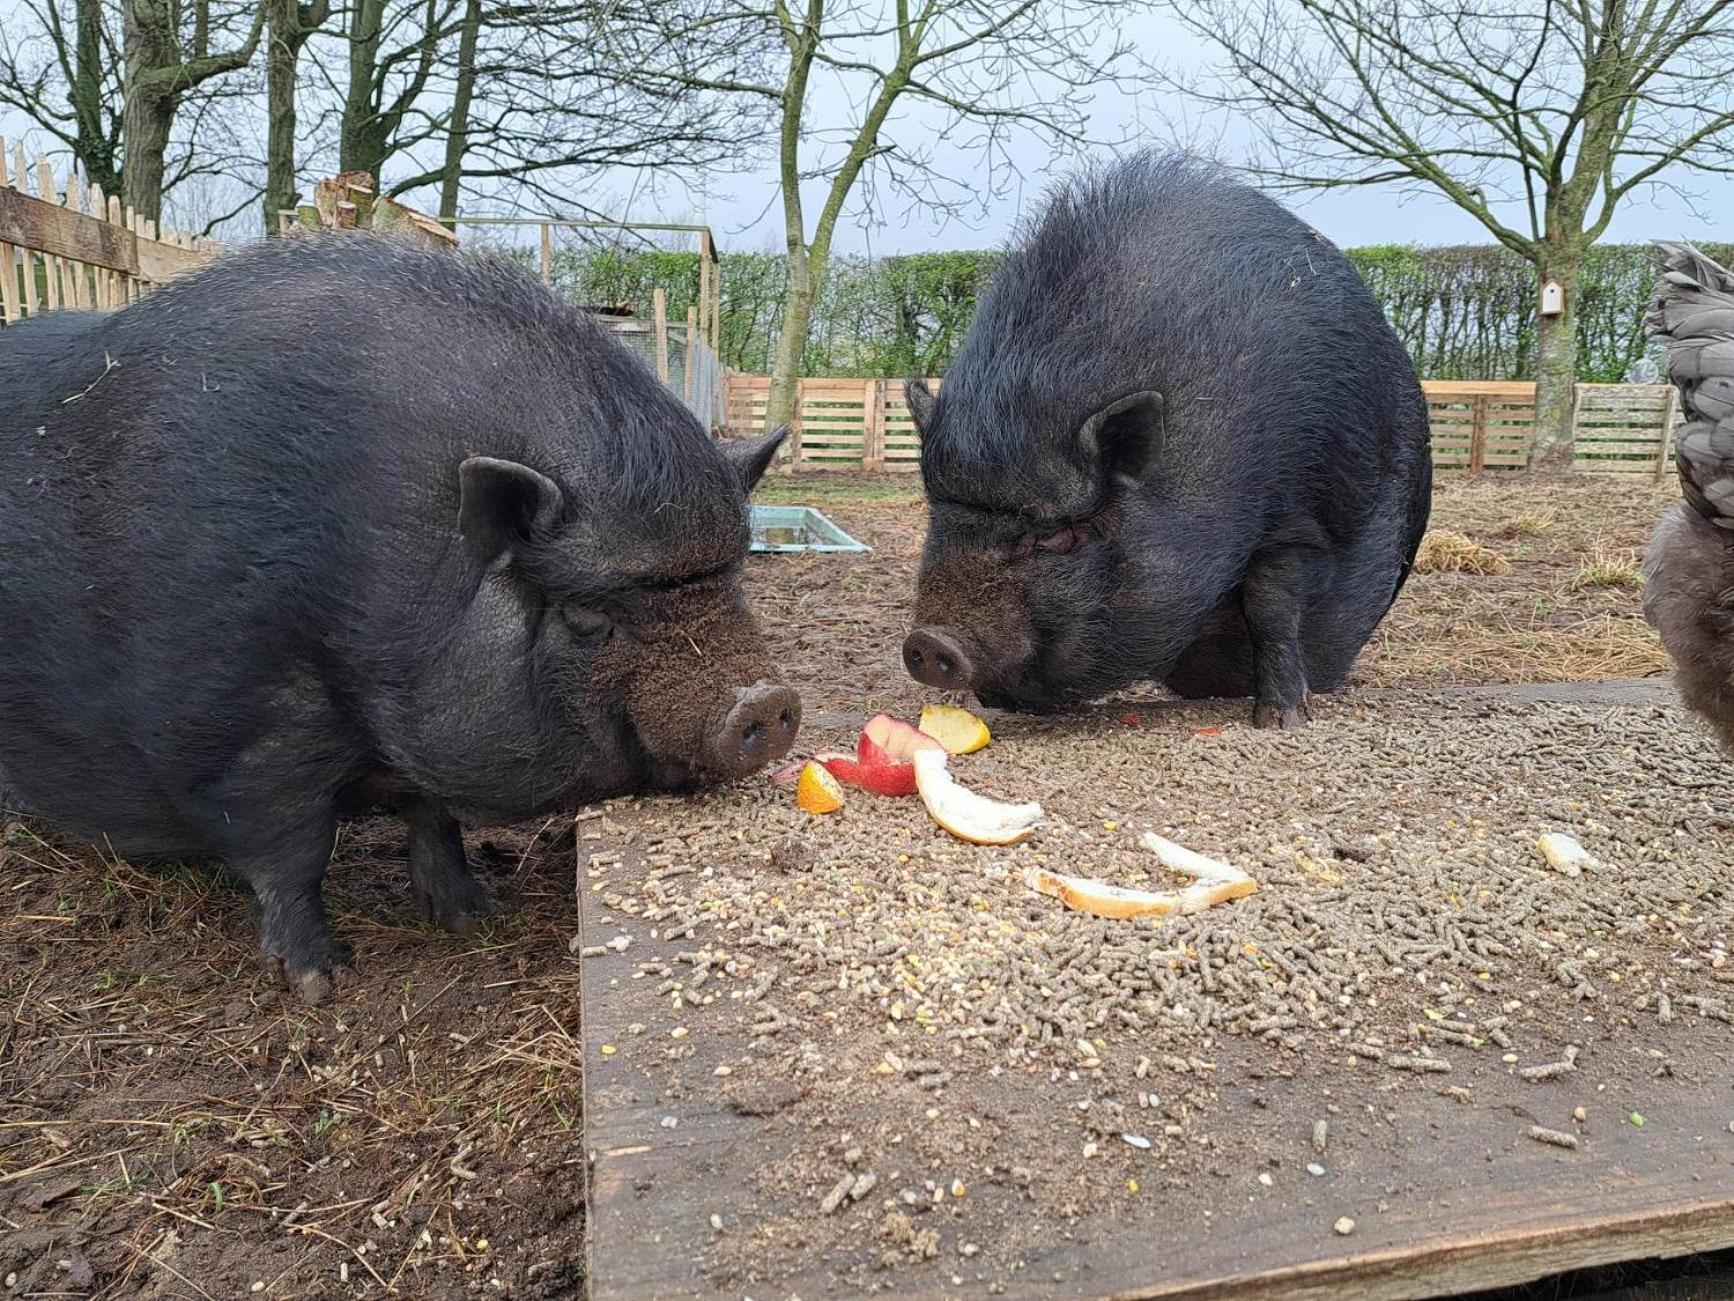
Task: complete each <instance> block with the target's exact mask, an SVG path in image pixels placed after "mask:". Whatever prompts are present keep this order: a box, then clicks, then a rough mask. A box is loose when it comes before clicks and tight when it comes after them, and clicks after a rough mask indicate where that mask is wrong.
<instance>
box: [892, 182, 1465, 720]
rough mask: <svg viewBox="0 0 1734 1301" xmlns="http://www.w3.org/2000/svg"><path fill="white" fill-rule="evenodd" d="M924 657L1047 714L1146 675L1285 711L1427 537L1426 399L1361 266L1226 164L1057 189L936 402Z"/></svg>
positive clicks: (924, 432) (951, 682)
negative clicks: (1225, 169) (1359, 272)
mask: <svg viewBox="0 0 1734 1301" xmlns="http://www.w3.org/2000/svg"><path fill="white" fill-rule="evenodd" d="M908 393H909V401H910V406H911V408H912V409H913V412H914V415H915V418H916V422H917V425H918V426H919V428H920V431H921V472H922V478H923V480H924V482H925V484H926V488H927V496H928V501H929V511H930V517H929V531H928V538H927V546H926V551H925V553H924V554H923V557H922V562H921V573H920V581H919V586H918V591H917V596H916V608H915V621H916V627H915V630H914V631H913V632H912V633H911V634H910V635H909V638H908V640H907V641H906V642H905V644H904V651H903V654H904V661H905V663H906V665H907V666H908V669H909V671H910V673H911V674H913V675H914V676H915V677H916V678H917V679H919V680H920V681H922V682H924V683H927V684H929V685H932V686H937V687H944V688H948V689H962V688H969V689H972V690H973V691H974V692H975V693H976V695H977V696H978V697H979V698H980V699H981V700H982V702H983V703H984V704H987V705H990V706H999V707H1005V708H1013V709H1028V710H1043V709H1053V708H1058V707H1062V706H1065V705H1068V704H1073V703H1077V702H1080V701H1084V700H1087V699H1089V698H1091V697H1095V696H1100V695H1102V694H1105V693H1107V692H1109V691H1112V690H1115V689H1117V688H1119V687H1122V686H1125V685H1127V684H1129V683H1132V682H1135V681H1141V680H1146V679H1156V680H1160V681H1163V682H1165V683H1166V684H1167V685H1168V686H1169V687H1170V688H1172V689H1174V690H1175V691H1178V692H1180V693H1181V694H1183V695H1186V696H1193V697H1197V696H1228V695H1252V696H1253V697H1254V698H1255V702H1256V703H1255V706H1254V710H1253V720H1254V722H1255V723H1257V724H1258V725H1260V726H1284V727H1288V726H1296V725H1298V724H1299V723H1301V722H1302V721H1303V719H1304V718H1305V717H1306V708H1307V705H1306V701H1307V693H1308V692H1309V691H1329V690H1331V689H1333V688H1335V687H1337V686H1338V685H1340V684H1341V683H1342V681H1343V679H1344V677H1345V676H1346V675H1347V673H1348V671H1349V668H1350V666H1351V665H1352V664H1353V663H1354V660H1355V656H1356V654H1357V652H1359V650H1360V649H1361V647H1362V646H1363V645H1364V644H1365V643H1366V641H1367V639H1368V637H1370V636H1371V635H1372V632H1373V629H1374V628H1375V627H1376V626H1377V624H1378V622H1379V620H1380V619H1381V618H1383V617H1384V614H1385V612H1386V610H1387V609H1389V607H1390V605H1391V602H1392V601H1393V600H1394V599H1395V598H1396V595H1397V592H1398V590H1399V589H1400V588H1401V587H1402V585H1403V581H1404V579H1405V578H1406V577H1407V575H1408V571H1409V567H1410V564H1411V563H1412V561H1413V559H1414V556H1415V550H1416V548H1417V547H1418V546H1419V544H1420V541H1421V535H1422V533H1423V532H1424V531H1425V529H1426V525H1427V513H1428V506H1429V496H1430V491H1431V482H1432V469H1431V463H1430V459H1429V446H1428V443H1429V437H1428V430H1427V408H1426V403H1425V400H1424V398H1423V397H1422V394H1421V389H1420V385H1419V384H1418V383H1417V381H1416V379H1415V371H1414V368H1413V366H1412V365H1411V364H1410V361H1409V358H1408V356H1407V354H1406V353H1405V352H1404V350H1403V347H1402V345H1401V344H1400V343H1399V342H1398V340H1397V338H1396V336H1395V335H1394V334H1393V333H1392V331H1391V329H1390V327H1389V326H1388V325H1387V324H1386V323H1385V321H1384V319H1383V317H1382V316H1381V315H1380V312H1379V308H1378V306H1377V304H1376V303H1375V302H1374V300H1373V297H1372V295H1371V294H1370V293H1368V291H1367V289H1366V287H1365V286H1364V285H1363V284H1362V283H1361V281H1360V279H1359V278H1358V277H1357V276H1356V274H1355V271H1354V269H1353V268H1352V267H1351V266H1350V265H1349V263H1348V261H1347V260H1346V259H1345V258H1344V257H1343V256H1342V254H1341V253H1339V252H1338V251H1337V250H1336V248H1334V247H1333V246H1332V245H1331V244H1330V243H1328V242H1327V241H1326V240H1325V239H1324V238H1323V237H1321V236H1320V235H1319V234H1318V233H1317V232H1316V231H1313V230H1310V229H1308V228H1307V227H1306V226H1305V225H1304V224H1302V223H1301V222H1300V221H1299V220H1298V219H1297V218H1295V217H1294V216H1293V215H1292V214H1290V213H1288V212H1287V211H1285V210H1284V209H1283V208H1281V207H1280V206H1279V205H1277V204H1276V203H1274V202H1272V201H1271V200H1270V199H1268V198H1266V197H1264V196H1263V195H1261V194H1259V193H1258V192H1256V191H1255V190H1252V189H1249V188H1247V187H1246V186H1244V185H1241V184H1238V183H1236V182H1235V181H1232V180H1230V179H1228V178H1227V177H1226V176H1224V175H1223V174H1222V173H1220V172H1219V171H1217V170H1215V169H1214V168H1211V167H1208V166H1205V165H1203V164H1199V163H1196V162H1193V161H1190V160H1186V159H1180V158H1171V157H1161V156H1152V155H1149V154H1144V155H1138V156H1135V157H1133V158H1131V159H1129V160H1126V161H1123V162H1121V163H1118V164H1116V165H1114V166H1113V167H1111V168H1109V169H1107V170H1105V171H1102V172H1099V173H1096V174H1093V175H1090V176H1087V177H1085V178H1083V179H1081V180H1078V181H1074V182H1073V183H1071V184H1070V185H1068V186H1065V187H1062V188H1061V189H1060V190H1059V191H1058V192H1057V193H1056V194H1055V195H1054V196H1053V198H1052V201H1051V203H1050V205H1049V207H1048V209H1047V212H1046V214H1045V215H1044V216H1043V217H1042V219H1041V220H1040V222H1039V223H1038V224H1037V225H1036V226H1035V228H1034V230H1033V232H1032V233H1031V234H1030V236H1029V238H1028V240H1027V242H1026V243H1025V244H1024V246H1023V247H1022V249H1021V250H1019V251H1018V252H1017V253H1015V254H1014V255H1013V256H1012V257H1011V258H1010V259H1009V261H1008V262H1007V264H1006V266H1005V267H1004V269H1003V270H1002V271H1001V272H1000V274H999V276H998V277H997V279H996V280H995V282H994V284H993V285H992V286H991V287H990V289H989V290H988V292H987V293H986V295H984V297H983V299H982V303H981V307H980V310H979V311H978V312H977V313H976V317H975V320H974V321H973V322H972V323H971V325H970V327H969V333H968V335H967V337H966V338H965V340H964V342H963V346H962V348H961V349H960V351H959V353H958V356H957V360H956V361H955V362H954V363H953V365H952V366H951V368H950V370H949V371H948V372H947V374H946V377H945V385H944V388H943V389H942V390H941V392H940V393H939V395H938V396H937V398H936V397H934V396H933V395H932V394H931V393H930V392H929V391H928V390H927V388H926V387H925V386H924V385H923V384H922V383H921V382H920V381H912V382H911V383H910V385H909V389H908Z"/></svg>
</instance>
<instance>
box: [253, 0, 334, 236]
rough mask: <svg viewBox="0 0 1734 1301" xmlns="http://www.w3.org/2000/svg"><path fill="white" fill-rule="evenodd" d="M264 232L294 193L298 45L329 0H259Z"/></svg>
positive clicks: (273, 228)
mask: <svg viewBox="0 0 1734 1301" xmlns="http://www.w3.org/2000/svg"><path fill="white" fill-rule="evenodd" d="M264 5H265V27H266V32H267V37H266V45H265V117H266V128H265V132H266V136H265V214H264V215H265V233H266V234H267V235H273V234H275V233H276V232H277V226H278V222H279V220H280V214H281V213H283V212H285V211H287V210H289V209H290V208H293V207H294V206H295V203H296V200H297V199H298V198H299V192H298V191H297V189H296V187H295V158H296V155H295V125H296V98H297V94H298V90H299V87H298V85H297V81H298V74H299V72H300V66H301V50H302V47H303V46H305V45H306V44H307V42H308V41H309V40H310V39H311V38H312V36H313V34H314V33H315V32H317V31H318V30H319V28H321V27H322V26H324V25H325V23H326V21H327V20H328V19H329V18H330V17H331V0H311V2H309V0H264Z"/></svg>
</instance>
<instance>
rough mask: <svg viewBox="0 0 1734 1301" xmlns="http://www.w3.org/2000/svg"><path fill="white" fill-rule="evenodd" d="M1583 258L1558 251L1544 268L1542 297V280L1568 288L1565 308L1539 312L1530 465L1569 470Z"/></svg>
mask: <svg viewBox="0 0 1734 1301" xmlns="http://www.w3.org/2000/svg"><path fill="white" fill-rule="evenodd" d="M1581 268H1582V258H1581V255H1578V254H1566V255H1562V256H1557V257H1555V258H1552V259H1550V260H1548V261H1545V262H1543V263H1542V264H1541V265H1540V266H1539V267H1538V268H1537V271H1538V275H1537V281H1538V283H1537V287H1536V297H1537V306H1539V305H1540V294H1541V288H1540V286H1541V285H1542V284H1545V283H1546V282H1547V281H1548V280H1550V279H1551V280H1554V281H1557V282H1558V284H1559V286H1560V288H1561V289H1562V290H1564V291H1565V298H1564V310H1563V311H1561V312H1559V313H1558V314H1557V315H1555V316H1538V317H1537V321H1536V357H1535V445H1534V448H1533V450H1532V451H1531V452H1530V459H1529V463H1530V467H1531V468H1532V469H1537V470H1569V469H1571V462H1572V453H1573V450H1574V443H1575V440H1576V437H1577V431H1576V429H1575V428H1574V421H1573V415H1574V414H1575V407H1576V395H1577V286H1578V277H1579V272H1580V270H1581Z"/></svg>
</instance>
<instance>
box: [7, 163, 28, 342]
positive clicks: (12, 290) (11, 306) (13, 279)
mask: <svg viewBox="0 0 1734 1301" xmlns="http://www.w3.org/2000/svg"><path fill="white" fill-rule="evenodd" d="M11 184H12V182H11V178H10V177H9V176H8V174H7V164H6V137H5V136H0V190H7V189H10V188H11ZM17 258H18V253H17V252H15V251H14V250H13V247H12V245H11V244H10V243H8V242H7V241H6V240H4V239H3V238H0V312H4V314H5V320H6V323H7V324H8V325H10V324H12V322H14V321H16V320H17V319H18V318H19V317H20V316H21V315H22V314H23V310H24V309H23V304H22V303H21V302H20V300H19V294H18V265H17ZM24 260H25V262H26V263H28V262H29V260H30V255H29V254H28V253H26V254H24Z"/></svg>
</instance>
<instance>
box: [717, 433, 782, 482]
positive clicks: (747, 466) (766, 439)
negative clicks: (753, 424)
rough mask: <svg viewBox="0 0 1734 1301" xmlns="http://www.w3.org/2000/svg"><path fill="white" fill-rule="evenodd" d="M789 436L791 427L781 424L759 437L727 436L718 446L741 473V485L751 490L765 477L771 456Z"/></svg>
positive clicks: (737, 471) (736, 470)
mask: <svg viewBox="0 0 1734 1301" xmlns="http://www.w3.org/2000/svg"><path fill="white" fill-rule="evenodd" d="M788 436H789V427H788V426H787V425H779V426H777V427H776V428H775V429H773V430H771V432H770V433H768V434H765V435H763V436H761V437H759V438H725V439H724V440H723V441H722V442H720V443H718V444H717V446H718V447H719V448H720V449H721V450H722V454H723V456H724V458H725V459H726V460H727V461H728V462H729V464H730V465H732V466H734V467H735V473H736V474H738V475H740V477H741V487H743V488H745V489H746V490H747V491H748V492H751V491H752V490H753V489H754V488H755V487H757V486H758V482H759V480H760V479H762V478H764V474H765V471H766V470H767V469H768V468H769V467H770V464H771V458H772V457H773V456H775V455H776V454H777V449H778V448H779V447H781V446H782V445H783V440H784V439H785V438H787V437H788Z"/></svg>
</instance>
